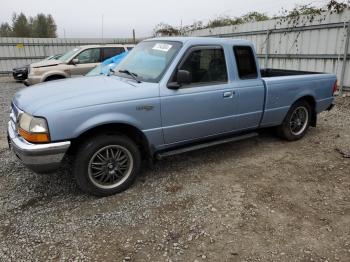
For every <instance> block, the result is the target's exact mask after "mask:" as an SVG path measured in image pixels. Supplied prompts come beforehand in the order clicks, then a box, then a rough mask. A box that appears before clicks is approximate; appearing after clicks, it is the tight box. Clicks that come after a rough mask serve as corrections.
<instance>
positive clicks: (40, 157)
mask: <svg viewBox="0 0 350 262" xmlns="http://www.w3.org/2000/svg"><path fill="white" fill-rule="evenodd" d="M7 131H8V135H7V138H8V142H9V146H10V148H11V150H12V151H13V153H14V154H15V155H16V156H17V157H18V158H19V159H20V160H21V162H22V163H23V164H24V165H25V166H27V167H28V168H29V169H31V170H33V171H34V172H36V173H50V172H53V171H56V170H57V169H58V167H59V166H60V164H61V162H62V159H63V157H64V155H65V153H66V152H67V150H68V148H69V146H70V141H65V142H58V143H49V144H32V143H29V142H27V141H26V140H25V139H23V138H22V137H20V136H18V135H17V132H16V131H15V127H14V124H13V122H12V121H10V122H9V123H8V130H7Z"/></svg>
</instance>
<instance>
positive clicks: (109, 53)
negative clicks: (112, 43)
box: [102, 47, 125, 61]
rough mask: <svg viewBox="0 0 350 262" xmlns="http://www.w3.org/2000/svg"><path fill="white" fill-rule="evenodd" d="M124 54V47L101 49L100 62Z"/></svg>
mask: <svg viewBox="0 0 350 262" xmlns="http://www.w3.org/2000/svg"><path fill="white" fill-rule="evenodd" d="M123 52H125V49H124V47H105V48H103V56H102V61H104V60H106V59H108V58H111V57H113V56H116V55H119V54H121V53H123Z"/></svg>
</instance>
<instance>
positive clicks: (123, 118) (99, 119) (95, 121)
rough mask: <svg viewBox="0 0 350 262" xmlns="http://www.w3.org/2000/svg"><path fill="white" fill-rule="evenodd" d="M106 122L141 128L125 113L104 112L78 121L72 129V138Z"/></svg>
mask: <svg viewBox="0 0 350 262" xmlns="http://www.w3.org/2000/svg"><path fill="white" fill-rule="evenodd" d="M106 124H127V125H130V126H133V127H135V128H137V129H139V130H142V125H141V123H140V122H139V121H137V120H136V119H134V118H132V117H131V116H129V115H126V114H123V113H117V112H116V113H104V114H99V115H96V116H94V117H92V118H89V119H87V120H86V121H84V122H82V123H80V124H79V125H78V126H77V127H76V128H75V129H74V130H73V133H72V136H73V138H76V137H78V136H80V135H81V134H83V133H85V132H86V131H88V130H90V129H93V128H95V127H98V126H102V125H106Z"/></svg>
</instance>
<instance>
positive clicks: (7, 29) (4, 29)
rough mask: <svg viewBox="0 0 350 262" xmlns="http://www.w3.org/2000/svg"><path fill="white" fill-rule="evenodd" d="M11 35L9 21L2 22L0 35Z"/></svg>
mask: <svg viewBox="0 0 350 262" xmlns="http://www.w3.org/2000/svg"><path fill="white" fill-rule="evenodd" d="M11 35H12V29H11V26H10V25H9V23H2V24H1V25H0V36H4V37H9V36H11Z"/></svg>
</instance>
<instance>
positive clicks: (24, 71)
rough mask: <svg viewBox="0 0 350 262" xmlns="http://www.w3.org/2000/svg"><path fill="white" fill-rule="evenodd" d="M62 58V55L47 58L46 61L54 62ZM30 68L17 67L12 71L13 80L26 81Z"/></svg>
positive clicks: (25, 66)
mask: <svg viewBox="0 0 350 262" xmlns="http://www.w3.org/2000/svg"><path fill="white" fill-rule="evenodd" d="M61 56H62V54H57V55H52V56H49V57H48V58H46V59H45V60H53V59H58V58H60V57H61ZM28 68H29V65H24V66H20V67H16V68H13V69H12V75H13V78H14V79H15V80H17V81H24V80H26V79H27V77H28Z"/></svg>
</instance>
